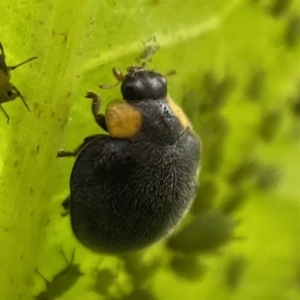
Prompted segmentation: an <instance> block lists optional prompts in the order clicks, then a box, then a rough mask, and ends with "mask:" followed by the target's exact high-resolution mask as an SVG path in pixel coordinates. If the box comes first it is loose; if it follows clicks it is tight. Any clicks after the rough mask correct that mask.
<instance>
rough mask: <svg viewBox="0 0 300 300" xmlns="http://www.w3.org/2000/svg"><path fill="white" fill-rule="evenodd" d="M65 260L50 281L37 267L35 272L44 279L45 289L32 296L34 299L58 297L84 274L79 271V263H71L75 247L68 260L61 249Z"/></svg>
mask: <svg viewBox="0 0 300 300" xmlns="http://www.w3.org/2000/svg"><path fill="white" fill-rule="evenodd" d="M60 252H61V254H62V255H63V257H64V259H65V261H66V267H65V268H63V269H62V270H61V271H59V272H58V273H57V274H56V275H55V276H54V277H53V279H52V280H51V281H49V280H48V279H46V278H45V277H44V275H42V274H41V273H40V272H39V271H38V270H37V269H36V270H35V271H36V273H37V274H38V275H39V276H40V277H41V278H42V279H43V280H44V281H45V283H46V289H45V290H44V291H42V292H41V293H40V294H38V295H37V296H35V297H34V299H35V300H53V299H58V298H59V297H60V296H62V295H63V294H64V293H66V292H67V291H68V290H69V289H70V288H71V287H72V286H74V285H75V283H76V282H77V281H78V279H79V277H81V276H82V275H84V274H83V273H82V272H81V271H80V265H79V264H73V262H74V256H75V249H74V250H73V252H72V257H71V260H70V261H69V262H68V259H67V257H66V255H65V253H64V252H63V251H62V250H61V251H60Z"/></svg>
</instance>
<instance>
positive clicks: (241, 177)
mask: <svg viewBox="0 0 300 300" xmlns="http://www.w3.org/2000/svg"><path fill="white" fill-rule="evenodd" d="M259 168H260V164H259V162H258V161H257V160H255V159H247V160H245V161H243V162H242V163H241V164H239V165H238V166H237V167H236V168H234V169H233V170H232V171H231V172H230V174H229V175H228V182H229V183H230V184H232V185H233V186H235V187H236V186H237V185H239V184H242V183H244V182H246V181H250V180H253V179H254V178H255V176H256V175H257V173H258V172H259Z"/></svg>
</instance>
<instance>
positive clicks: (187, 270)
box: [169, 254, 206, 281]
mask: <svg viewBox="0 0 300 300" xmlns="http://www.w3.org/2000/svg"><path fill="white" fill-rule="evenodd" d="M169 267H170V268H171V270H172V271H173V272H174V273H175V274H176V275H177V276H179V277H181V278H183V279H186V280H190V281H195V280H197V281H198V280H199V279H201V277H202V276H203V275H204V274H205V272H206V266H205V265H204V264H203V263H202V262H200V261H199V258H198V257H197V256H196V255H180V254H176V255H175V256H174V257H172V259H171V261H170V264H169Z"/></svg>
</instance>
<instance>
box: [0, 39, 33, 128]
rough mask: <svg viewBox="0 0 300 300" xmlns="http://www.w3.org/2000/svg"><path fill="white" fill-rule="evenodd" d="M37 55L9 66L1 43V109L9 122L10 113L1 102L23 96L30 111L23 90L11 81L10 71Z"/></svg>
mask: <svg viewBox="0 0 300 300" xmlns="http://www.w3.org/2000/svg"><path fill="white" fill-rule="evenodd" d="M36 58H37V57H36V56H35V57H31V58H29V59H27V60H25V61H23V62H21V63H19V64H17V65H15V66H7V65H6V62H5V52H4V48H3V46H2V44H1V43H0V109H1V110H2V112H3V113H4V115H5V116H6V119H7V123H9V115H8V114H7V112H6V111H5V110H4V108H3V107H2V105H1V103H5V102H9V101H12V100H15V99H16V98H17V97H19V98H21V100H22V102H23V103H24V105H25V106H26V108H27V110H28V111H30V109H29V107H28V105H27V103H26V101H25V99H24V97H23V95H22V94H21V92H20V91H19V90H18V89H17V88H16V87H15V86H14V85H13V84H12V83H11V82H10V71H12V70H14V69H16V68H18V67H20V66H22V65H24V64H26V63H28V62H30V61H32V60H33V59H36Z"/></svg>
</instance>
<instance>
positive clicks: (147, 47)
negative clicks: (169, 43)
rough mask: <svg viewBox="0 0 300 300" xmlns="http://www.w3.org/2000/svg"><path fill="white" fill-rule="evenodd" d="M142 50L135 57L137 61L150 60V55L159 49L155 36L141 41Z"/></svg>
mask: <svg viewBox="0 0 300 300" xmlns="http://www.w3.org/2000/svg"><path fill="white" fill-rule="evenodd" d="M143 45H144V51H143V52H142V53H141V55H140V56H139V57H138V58H137V62H141V61H152V56H153V55H154V54H155V53H156V52H157V51H158V50H159V49H160V45H159V44H158V42H157V40H156V37H155V36H153V37H151V38H150V39H149V40H147V41H145V42H143Z"/></svg>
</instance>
